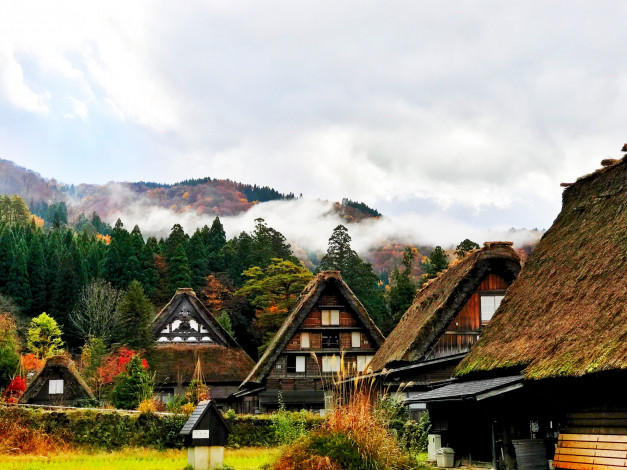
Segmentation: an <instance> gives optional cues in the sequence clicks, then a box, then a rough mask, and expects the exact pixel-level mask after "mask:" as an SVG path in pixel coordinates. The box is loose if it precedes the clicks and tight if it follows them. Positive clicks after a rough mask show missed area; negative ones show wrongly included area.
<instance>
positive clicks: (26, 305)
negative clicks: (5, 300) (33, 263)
mask: <svg viewBox="0 0 627 470" xmlns="http://www.w3.org/2000/svg"><path fill="white" fill-rule="evenodd" d="M5 290H6V294H7V295H8V296H9V297H11V298H12V299H13V301H14V302H15V303H16V304H17V305H18V306H19V307H20V310H21V311H22V312H28V311H29V309H30V306H31V302H32V299H31V290H30V282H29V281H28V250H27V248H26V244H25V242H24V240H21V241H20V242H19V243H18V245H17V246H16V247H15V250H14V251H13V257H12V262H11V267H10V269H9V277H8V279H7V285H6V289H5Z"/></svg>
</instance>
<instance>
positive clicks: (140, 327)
mask: <svg viewBox="0 0 627 470" xmlns="http://www.w3.org/2000/svg"><path fill="white" fill-rule="evenodd" d="M153 312H154V307H153V306H152V304H151V303H150V300H148V297H146V294H145V293H144V289H143V288H142V285H141V284H140V282H139V281H132V282H131V283H130V284H129V286H128V290H127V291H126V294H125V295H124V296H123V297H122V299H121V300H120V303H119V304H118V332H117V341H118V342H119V343H122V344H126V345H127V346H128V347H130V348H133V349H139V350H147V349H150V348H151V347H152V345H153V337H152V333H151V331H150V326H151V324H152V315H153Z"/></svg>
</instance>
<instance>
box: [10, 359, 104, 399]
mask: <svg viewBox="0 0 627 470" xmlns="http://www.w3.org/2000/svg"><path fill="white" fill-rule="evenodd" d="M90 398H91V399H95V396H94V393H93V392H92V391H91V389H90V388H89V385H87V384H86V383H85V381H84V380H83V378H82V377H81V375H80V374H79V372H78V370H77V369H76V366H75V365H74V362H73V361H72V360H71V359H70V358H69V357H67V356H53V357H51V358H49V359H48V360H47V361H46V364H45V365H44V368H43V369H42V370H41V371H40V372H39V373H38V374H37V375H36V376H35V378H34V379H33V381H32V383H31V384H30V386H29V387H28V388H27V389H26V392H24V395H22V398H20V403H27V404H33V405H51V406H72V405H74V404H75V403H76V401H77V400H85V399H90Z"/></svg>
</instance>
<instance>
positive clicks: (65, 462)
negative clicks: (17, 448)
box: [0, 447, 280, 470]
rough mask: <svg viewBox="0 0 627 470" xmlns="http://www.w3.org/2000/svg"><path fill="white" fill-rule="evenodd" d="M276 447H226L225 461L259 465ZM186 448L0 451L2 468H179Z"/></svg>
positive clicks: (239, 469)
mask: <svg viewBox="0 0 627 470" xmlns="http://www.w3.org/2000/svg"><path fill="white" fill-rule="evenodd" d="M279 452H280V449H279V448H259V447H254V448H253V447H249V448H242V449H226V450H225V453H224V464H225V465H230V466H231V467H233V468H235V469H236V470H253V469H258V468H260V467H261V466H262V465H264V464H266V463H270V462H272V461H273V460H274V459H275V458H277V457H278V455H279ZM186 465H187V451H186V450H168V451H158V450H154V449H125V450H122V451H116V452H94V453H88V452H69V453H64V454H57V455H50V456H45V457H44V456H33V455H16V456H13V455H0V468H2V470H18V469H19V470H39V469H43V470H75V469H81V470H104V469H113V470H182V469H183V468H185V466H186Z"/></svg>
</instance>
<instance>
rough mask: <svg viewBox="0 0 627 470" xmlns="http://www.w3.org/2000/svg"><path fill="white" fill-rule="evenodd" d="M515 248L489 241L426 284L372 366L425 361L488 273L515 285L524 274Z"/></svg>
mask: <svg viewBox="0 0 627 470" xmlns="http://www.w3.org/2000/svg"><path fill="white" fill-rule="evenodd" d="M511 245H512V244H511V242H486V243H485V244H484V247H483V248H482V249H480V250H474V251H471V252H470V253H468V254H467V255H466V256H465V257H464V258H463V259H462V260H461V261H459V262H458V263H457V264H454V265H453V266H451V267H449V268H448V269H447V270H446V271H444V272H442V273H440V275H439V276H438V277H437V278H435V279H433V280H431V281H430V282H429V283H428V284H426V285H425V286H424V287H423V288H422V289H421V290H420V291H419V292H418V293H417V294H416V297H415V298H414V302H413V303H412V305H411V306H410V307H409V309H408V310H407V311H406V312H405V314H404V315H403V317H402V318H401V320H400V321H399V323H398V325H396V328H394V330H393V331H392V333H390V335H389V336H388V337H387V339H386V340H385V343H383V346H382V347H381V348H380V349H379V350H378V351H377V353H376V354H375V356H374V358H373V359H372V362H371V363H370V366H371V367H372V370H373V371H375V372H376V371H380V370H382V369H384V368H390V367H395V366H401V365H403V364H407V363H410V362H417V361H420V360H423V359H425V357H426V355H427V354H428V353H429V351H430V350H431V348H432V347H433V346H434V345H435V343H437V341H438V339H439V338H440V337H441V335H442V334H443V333H444V331H445V330H446V328H447V327H448V325H449V324H450V322H451V321H452V320H453V319H454V318H455V315H457V313H458V312H459V311H460V310H461V309H462V307H463V306H464V305H465V304H466V302H467V301H468V299H469V298H470V296H471V295H472V294H473V292H474V291H475V290H476V289H477V287H479V284H481V281H482V280H483V279H484V278H485V276H487V275H488V274H490V273H493V274H498V275H500V276H502V277H503V278H504V279H505V280H506V281H508V282H512V281H513V280H514V279H515V278H516V276H517V275H518V272H519V271H520V258H519V256H518V254H517V253H516V252H515V251H514V250H513V249H512V247H511Z"/></svg>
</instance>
